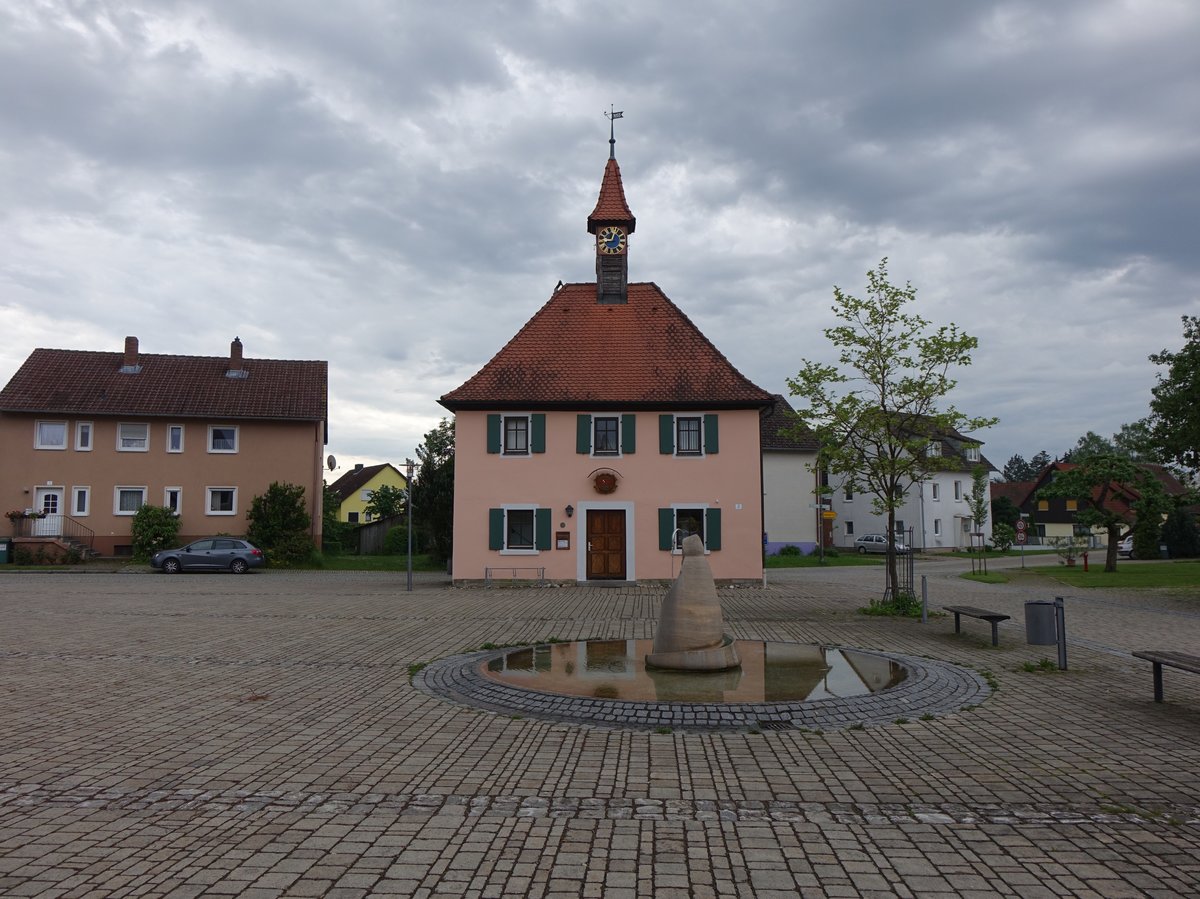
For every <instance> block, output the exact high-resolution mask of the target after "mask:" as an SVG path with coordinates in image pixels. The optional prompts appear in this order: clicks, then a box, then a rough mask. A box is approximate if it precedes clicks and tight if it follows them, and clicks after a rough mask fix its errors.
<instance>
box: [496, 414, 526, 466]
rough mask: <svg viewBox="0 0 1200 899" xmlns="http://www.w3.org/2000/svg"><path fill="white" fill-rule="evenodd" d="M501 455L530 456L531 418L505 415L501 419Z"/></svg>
mask: <svg viewBox="0 0 1200 899" xmlns="http://www.w3.org/2000/svg"><path fill="white" fill-rule="evenodd" d="M500 421H501V444H500V446H501V450H500V452H501V455H504V456H528V455H529V430H530V429H529V416H528V415H505V416H502V417H501V419H500Z"/></svg>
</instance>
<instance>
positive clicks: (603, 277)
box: [587, 112, 637, 305]
mask: <svg viewBox="0 0 1200 899" xmlns="http://www.w3.org/2000/svg"><path fill="white" fill-rule="evenodd" d="M620 115H621V114H620V113H619V112H616V113H613V114H612V115H611V116H610V122H611V120H612V119H616V118H619V117H620ZM616 146H617V141H616V139H615V137H613V135H612V130H611V125H610V130H609V138H608V164H607V165H606V166H605V167H604V180H603V181H601V182H600V197H599V199H597V200H596V208H595V209H593V210H592V214H591V215H589V216H588V220H587V228H588V232H589V233H591V234H593V235H595V237H596V302H597V303H600V304H602V305H622V304H624V303H627V302H628V301H629V292H628V288H629V235H630V234H632V233H633V229H634V228H635V227H636V226H637V219H635V218H634V217H633V213H632V212H630V211H629V204H628V203H626V202H625V188H624V187H622V185H621V167H620V166H619V165H617V154H616Z"/></svg>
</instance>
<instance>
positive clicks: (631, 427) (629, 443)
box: [621, 415, 637, 455]
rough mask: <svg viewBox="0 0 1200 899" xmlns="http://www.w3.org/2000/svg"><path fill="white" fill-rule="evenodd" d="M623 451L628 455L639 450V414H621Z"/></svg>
mask: <svg viewBox="0 0 1200 899" xmlns="http://www.w3.org/2000/svg"><path fill="white" fill-rule="evenodd" d="M621 452H622V453H625V454H626V455H628V454H630V453H634V452H637V416H636V415H622V416H621Z"/></svg>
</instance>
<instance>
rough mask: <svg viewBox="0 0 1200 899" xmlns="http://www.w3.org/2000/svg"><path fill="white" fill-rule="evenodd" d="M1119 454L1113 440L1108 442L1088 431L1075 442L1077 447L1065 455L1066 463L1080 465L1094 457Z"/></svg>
mask: <svg viewBox="0 0 1200 899" xmlns="http://www.w3.org/2000/svg"><path fill="white" fill-rule="evenodd" d="M1116 454H1117V448H1116V447H1115V446H1113V443H1112V441H1111V440H1106V439H1105V438H1103V437H1101V436H1100V435H1099V434H1097V433H1096V432H1095V431H1088V432H1087V433H1086V434H1084V435H1083V436H1082V437H1080V438H1079V440H1077V441H1076V442H1075V445H1074V446H1073V447H1071V448H1070V449H1069V450H1067V451H1066V452H1065V453H1063V457H1062V460H1063V461H1064V462H1072V463H1074V464H1076V465H1078V464H1079V463H1080V462H1083V461H1085V460H1086V459H1090V458H1091V457H1092V456H1111V455H1116Z"/></svg>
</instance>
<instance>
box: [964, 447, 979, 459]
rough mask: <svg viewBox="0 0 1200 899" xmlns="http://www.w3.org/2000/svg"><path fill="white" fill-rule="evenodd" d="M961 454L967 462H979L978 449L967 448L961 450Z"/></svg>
mask: <svg viewBox="0 0 1200 899" xmlns="http://www.w3.org/2000/svg"><path fill="white" fill-rule="evenodd" d="M963 452H964V453H965V454H966V457H967V461H968V462H978V461H979V447H977V446H968V447H966V448H965V449H964V450H963Z"/></svg>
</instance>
